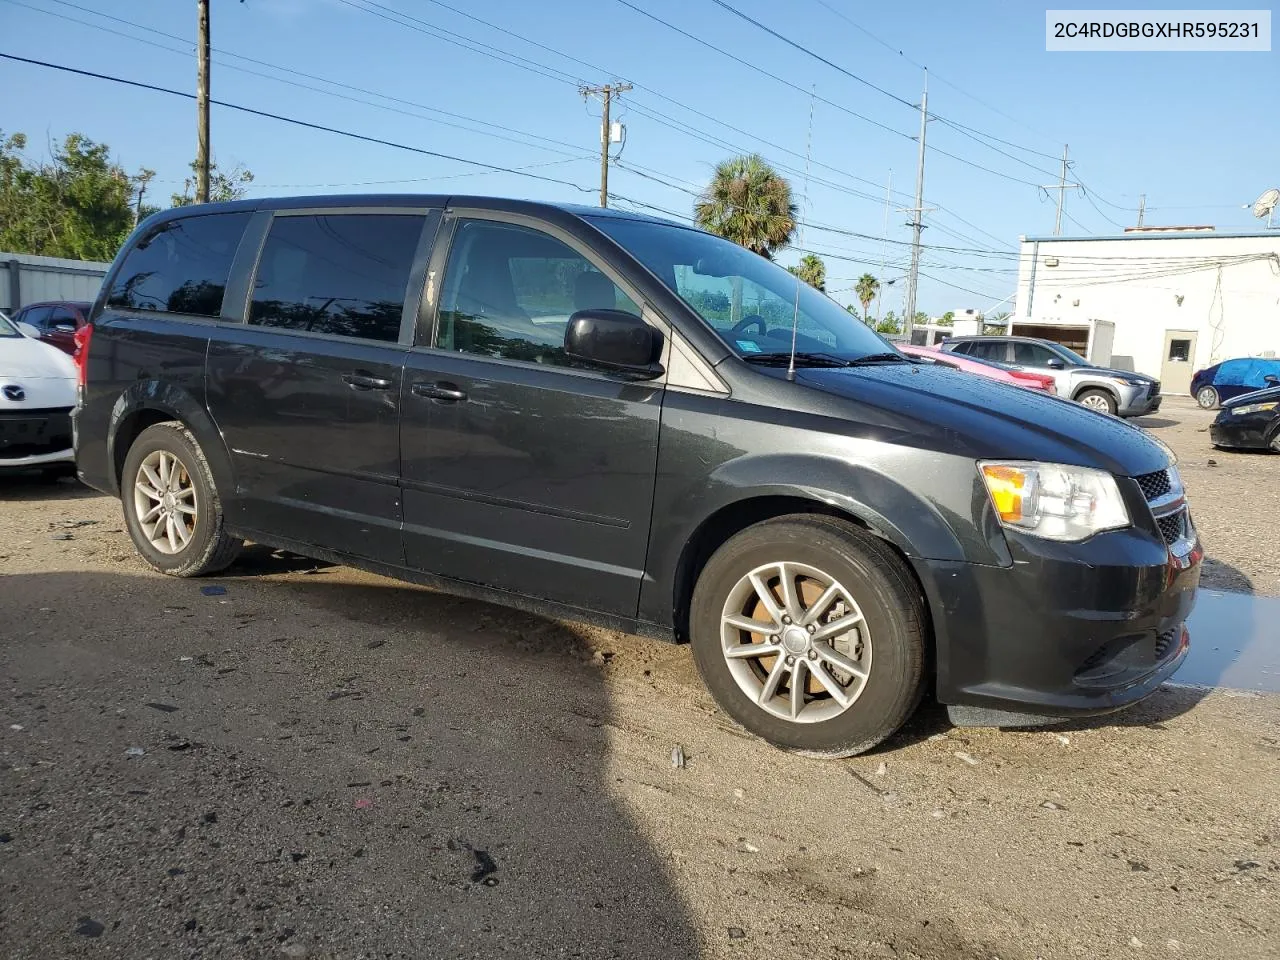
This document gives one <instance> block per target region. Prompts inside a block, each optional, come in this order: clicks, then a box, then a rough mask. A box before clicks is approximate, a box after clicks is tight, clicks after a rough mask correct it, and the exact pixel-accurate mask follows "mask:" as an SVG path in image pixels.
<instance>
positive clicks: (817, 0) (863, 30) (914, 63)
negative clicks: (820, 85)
mask: <svg viewBox="0 0 1280 960" xmlns="http://www.w3.org/2000/svg"><path fill="white" fill-rule="evenodd" d="M814 2H815V3H817V4H819V5H820V6H823V7H825V8H826V9H827V10H829V11H831V12H832V13H834V14H835V15H836V16H837V17H839V18H840V19H841V20H843V21H844V22H845V23H847V24H849V25H850V26H852V27H853V28H854V29H855V30H858V31H860V32H861V33H864V34H866V35H867V36H868V37H870V38H871V39H872V40H874V41H875V42H876V43H878V44H880V46H882V47H884V48H885V49H886V50H889V51H891V52H892V53H896V54H897V55H898V56H900V57H901V58H902V59H903V60H905V61H907V63H909V64H911V65H912V66H914V67H918V68H920V69H921V70H929V67H927V66H926V65H925V64H923V63H920V62H919V61H918V60H913V59H911V57H909V56H907V55H906V54H905V53H904V52H903V51H902V50H900V49H898V48H897V47H895V46H893V44H891V43H889V42H887V41H885V40H882V39H881V38H880V37H878V36H876V35H875V34H874V33H872V32H871V31H870V30H868V29H867V28H866V27H864V26H863V25H862V24H860V23H858V22H857V21H855V20H853V19H852V18H850V17H849V16H848V15H847V14H845V13H844V12H842V11H840V10H837V9H836V8H835V7H833V6H831V4H829V3H827V2H826V0H814ZM929 74H930V76H932V77H933V78H934V79H935V80H937V81H938V82H940V83H942V84H944V85H946V86H948V87H950V88H951V89H952V90H954V91H956V92H957V93H959V94H961V95H962V96H966V97H968V98H969V99H970V100H972V101H973V102H974V103H977V104H981V105H982V106H984V107H986V108H987V109H988V110H990V111H991V112H992V113H996V114H999V115H1000V116H1002V117H1004V118H1005V119H1006V120H1012V121H1013V122H1014V123H1016V124H1017V125H1018V126H1020V127H1022V128H1023V129H1024V130H1028V131H1030V132H1031V133H1034V134H1036V136H1038V137H1043V138H1044V139H1046V140H1048V139H1051V138H1050V137H1047V136H1045V134H1043V133H1040V132H1039V131H1037V130H1034V129H1032V128H1031V127H1029V126H1027V125H1026V124H1025V123H1023V122H1022V121H1021V120H1019V119H1018V118H1017V117H1014V116H1010V115H1009V114H1007V113H1005V112H1004V111H1003V110H1001V109H1000V108H999V107H994V106H992V105H991V104H990V103H988V102H987V101H985V100H983V99H981V98H980V97H977V96H975V95H974V94H972V93H970V92H969V91H967V90H965V89H964V88H963V87H961V86H958V85H957V84H955V83H952V82H951V81H950V80H948V79H947V78H946V77H943V76H940V75H939V74H937V73H936V72H934V71H933V70H929ZM970 129H972V128H970ZM973 132H974V133H978V132H979V131H977V130H974V131H973ZM992 139H997V138H995V137H992ZM1000 142H1003V143H1005V144H1006V145H1007V146H1011V147H1017V149H1019V150H1025V151H1027V152H1028V153H1035V154H1037V155H1038V156H1042V157H1045V158H1046V159H1049V160H1056V159H1057V157H1055V156H1053V155H1051V154H1047V153H1039V152H1038V151H1036V150H1032V149H1031V148H1030V147H1024V146H1020V145H1019V144H1015V143H1010V142H1008V141H1000Z"/></svg>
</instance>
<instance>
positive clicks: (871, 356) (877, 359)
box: [845, 353, 910, 367]
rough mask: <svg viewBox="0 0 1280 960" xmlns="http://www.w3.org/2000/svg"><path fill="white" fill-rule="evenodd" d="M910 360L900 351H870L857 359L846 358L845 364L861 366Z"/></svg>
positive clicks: (907, 361)
mask: <svg viewBox="0 0 1280 960" xmlns="http://www.w3.org/2000/svg"><path fill="white" fill-rule="evenodd" d="M909 362H910V361H909V360H908V359H907V358H906V357H904V356H903V355H902V354H900V353H868V354H867V355H866V356H865V357H858V359H856V360H846V361H845V365H846V366H850V367H861V366H864V365H870V364H873V363H909Z"/></svg>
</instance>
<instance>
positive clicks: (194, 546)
mask: <svg viewBox="0 0 1280 960" xmlns="http://www.w3.org/2000/svg"><path fill="white" fill-rule="evenodd" d="M120 495H121V500H122V501H123V505H124V517H125V526H126V527H127V528H128V530H129V536H130V537H131V538H132V539H133V544H134V546H135V547H136V548H137V550H138V553H139V554H140V555H141V556H142V558H143V559H144V560H146V561H147V563H149V564H150V565H151V566H152V567H154V568H155V569H156V570H159V571H160V572H161V573H166V574H168V575H169V576H171V577H199V576H202V575H204V574H208V573H216V572H217V571H219V570H222V569H224V568H226V567H227V566H229V565H230V564H231V563H232V561H234V560H235V558H236V556H237V554H239V552H240V548H241V547H242V546H243V545H244V541H243V540H241V539H239V538H238V537H233V536H231V535H230V534H228V533H227V531H226V529H225V528H224V526H223V515H222V502H221V500H219V498H218V491H217V488H216V487H215V486H214V482H213V474H212V473H211V472H210V470H209V463H208V461H207V460H206V459H205V455H204V451H203V450H201V449H200V444H199V442H198V441H197V440H196V438H195V436H194V435H193V434H192V433H191V431H190V430H188V429H187V427H186V425H185V424H183V423H180V422H179V421H177V420H170V421H167V422H165V423H157V424H155V425H153V426H150V427H147V429H145V430H143V431H142V433H140V434H139V435H138V438H137V440H135V441H134V443H133V446H132V447H130V448H129V453H128V455H127V456H126V457H125V461H124V471H123V473H122V474H121V478H120Z"/></svg>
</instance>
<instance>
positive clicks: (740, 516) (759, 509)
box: [671, 492, 927, 643]
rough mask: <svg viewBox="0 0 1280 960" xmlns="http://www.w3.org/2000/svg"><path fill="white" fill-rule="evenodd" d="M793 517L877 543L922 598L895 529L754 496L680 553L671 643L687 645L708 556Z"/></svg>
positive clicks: (719, 513)
mask: <svg viewBox="0 0 1280 960" xmlns="http://www.w3.org/2000/svg"><path fill="white" fill-rule="evenodd" d="M796 515H801V516H823V517H830V518H832V519H835V520H842V521H844V522H846V523H848V524H850V525H851V526H853V527H856V528H857V529H859V530H862V531H864V532H866V533H870V534H871V535H873V536H875V537H877V538H878V539H880V540H881V541H883V542H884V543H885V544H887V545H888V546H889V547H890V548H891V549H892V550H893V551H894V553H896V554H897V555H898V557H899V559H901V560H902V562H903V564H904V565H905V566H906V568H907V569H908V570H909V571H911V576H912V578H913V579H914V580H915V582H916V585H917V587H918V588H919V589H920V593H921V596H922V597H925V596H926V592H925V590H924V587H923V585H922V584H921V583H920V578H919V575H918V574H917V573H916V569H915V565H914V564H913V563H912V562H911V552H910V546H909V545H908V544H907V543H906V542H905V541H904V539H903V535H902V532H901V531H900V530H898V529H897V528H896V527H892V526H890V525H887V524H886V523H884V522H883V521H882V520H880V518H875V517H869V516H867V515H866V514H865V513H863V512H862V511H856V510H850V509H847V508H844V507H842V506H839V505H837V504H835V503H832V502H830V500H829V499H821V498H817V497H813V496H806V495H804V494H801V493H797V492H789V493H758V494H756V495H752V496H746V497H743V498H741V499H737V500H734V501H732V502H730V503H726V504H724V505H722V506H721V507H720V508H719V509H717V510H715V511H714V512H712V513H710V514H709V515H708V516H707V517H706V518H705V519H703V521H702V522H701V523H700V524H698V526H697V527H696V528H695V529H694V531H693V533H692V535H691V536H690V537H689V538H688V540H687V541H686V542H685V544H684V546H683V548H682V550H681V551H680V557H679V560H678V561H677V562H676V567H675V571H674V579H673V583H672V597H671V604H672V607H671V610H672V626H673V628H674V634H675V638H676V642H677V643H686V642H688V639H689V615H690V605H691V602H692V599H693V591H694V587H695V586H696V585H697V582H698V577H699V576H700V575H701V573H702V570H703V568H704V567H705V566H706V564H707V561H708V560H710V559H711V556H712V554H714V553H715V552H716V550H718V549H719V548H720V547H721V546H723V545H724V544H725V543H727V542H728V541H729V540H730V539H731V538H732V537H734V536H736V535H737V534H739V533H741V532H742V531H743V530H746V529H747V528H748V527H752V526H755V525H756V524H760V523H764V522H766V521H768V520H776V519H778V518H780V517H786V516H796ZM926 606H927V603H926Z"/></svg>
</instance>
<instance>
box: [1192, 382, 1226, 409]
mask: <svg viewBox="0 0 1280 960" xmlns="http://www.w3.org/2000/svg"><path fill="white" fill-rule="evenodd" d="M1221 402H1222V399H1221V398H1220V397H1219V396H1218V391H1217V390H1215V389H1213V387H1201V388H1200V389H1199V390H1197V391H1196V403H1198V404H1200V407H1201V408H1202V409H1204V410H1216V409H1217V407H1218V404H1219V403H1221Z"/></svg>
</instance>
